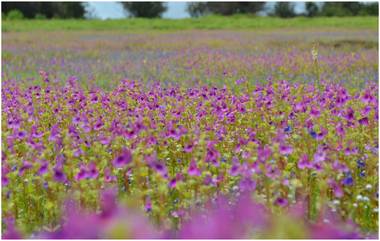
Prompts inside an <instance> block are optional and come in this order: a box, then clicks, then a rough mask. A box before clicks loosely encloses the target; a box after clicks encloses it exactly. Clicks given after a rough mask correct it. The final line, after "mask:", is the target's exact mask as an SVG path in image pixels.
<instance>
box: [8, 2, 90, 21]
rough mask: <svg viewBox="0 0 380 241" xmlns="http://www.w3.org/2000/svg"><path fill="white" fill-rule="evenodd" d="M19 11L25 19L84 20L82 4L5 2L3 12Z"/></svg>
mask: <svg viewBox="0 0 380 241" xmlns="http://www.w3.org/2000/svg"><path fill="white" fill-rule="evenodd" d="M12 10H19V11H20V12H21V13H22V14H23V15H24V16H25V18H35V17H36V16H37V17H41V16H45V17H46V18H53V17H56V18H83V17H84V14H85V9H84V5H83V4H82V3H81V2H3V3H2V12H3V13H8V12H10V11H12Z"/></svg>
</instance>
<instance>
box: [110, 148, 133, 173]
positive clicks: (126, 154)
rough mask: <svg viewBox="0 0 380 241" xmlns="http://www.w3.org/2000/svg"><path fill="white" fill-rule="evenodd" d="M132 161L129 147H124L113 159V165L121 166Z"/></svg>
mask: <svg viewBox="0 0 380 241" xmlns="http://www.w3.org/2000/svg"><path fill="white" fill-rule="evenodd" d="M131 161H132V153H131V151H130V150H129V149H126V148H124V149H123V150H122V151H121V153H120V154H119V155H118V156H117V157H116V158H115V159H114V160H113V162H112V163H113V165H114V167H116V168H123V167H124V166H126V165H128V164H129V163H130V162H131Z"/></svg>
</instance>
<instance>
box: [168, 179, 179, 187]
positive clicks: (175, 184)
mask: <svg viewBox="0 0 380 241" xmlns="http://www.w3.org/2000/svg"><path fill="white" fill-rule="evenodd" d="M176 186H177V179H176V178H173V179H172V180H170V182H169V187H170V188H175V187H176Z"/></svg>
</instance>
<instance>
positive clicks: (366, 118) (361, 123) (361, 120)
mask: <svg viewBox="0 0 380 241" xmlns="http://www.w3.org/2000/svg"><path fill="white" fill-rule="evenodd" d="M359 124H360V125H363V126H368V117H363V118H361V119H359Z"/></svg>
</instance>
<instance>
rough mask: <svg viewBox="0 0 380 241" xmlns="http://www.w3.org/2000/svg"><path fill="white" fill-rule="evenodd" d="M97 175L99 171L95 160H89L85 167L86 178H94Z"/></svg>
mask: <svg viewBox="0 0 380 241" xmlns="http://www.w3.org/2000/svg"><path fill="white" fill-rule="evenodd" d="M98 176H99V171H98V169H97V168H96V164H95V162H91V163H90V164H89V165H88V168H87V178H89V179H96V178H97V177H98Z"/></svg>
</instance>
